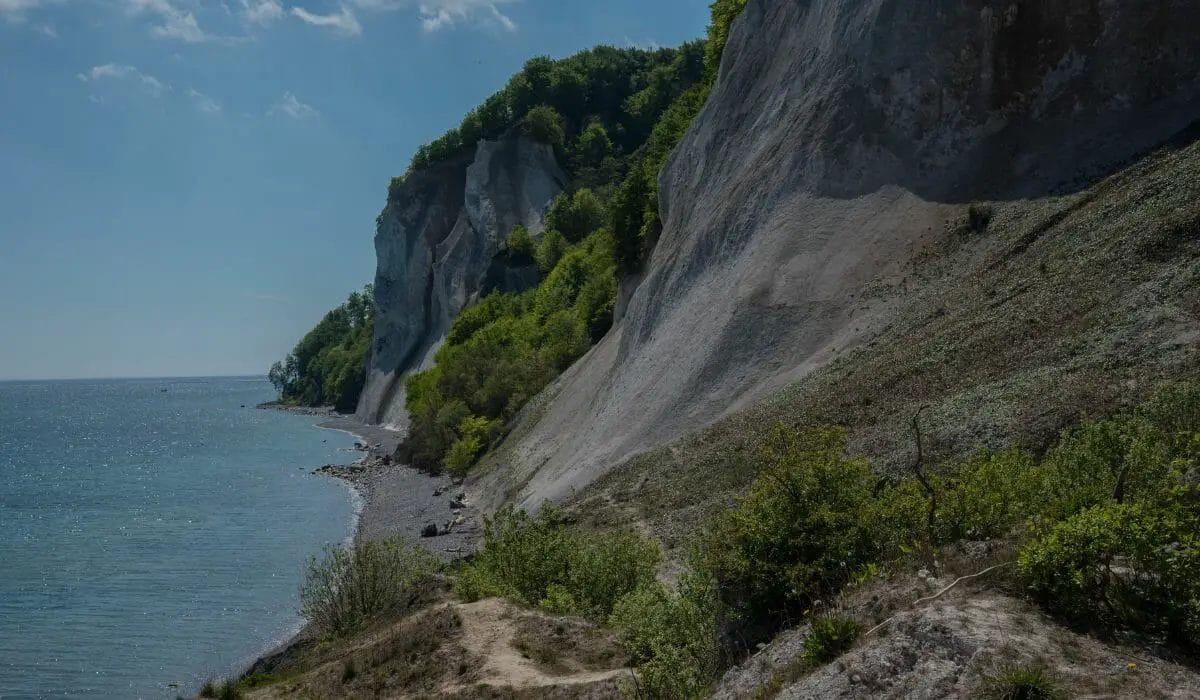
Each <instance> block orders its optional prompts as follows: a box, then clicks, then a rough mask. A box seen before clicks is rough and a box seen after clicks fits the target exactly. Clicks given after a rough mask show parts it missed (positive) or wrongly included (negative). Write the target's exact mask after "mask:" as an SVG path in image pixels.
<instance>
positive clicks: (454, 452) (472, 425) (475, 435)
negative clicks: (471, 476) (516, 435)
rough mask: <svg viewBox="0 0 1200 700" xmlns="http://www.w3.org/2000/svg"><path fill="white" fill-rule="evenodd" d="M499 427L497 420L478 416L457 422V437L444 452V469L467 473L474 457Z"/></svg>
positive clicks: (451, 471) (485, 445) (459, 474)
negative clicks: (447, 450)
mask: <svg viewBox="0 0 1200 700" xmlns="http://www.w3.org/2000/svg"><path fill="white" fill-rule="evenodd" d="M498 429H499V424H498V422H497V421H493V420H488V419H487V418H481V417H479V416H469V417H467V418H464V419H463V420H462V422H461V423H459V428H458V439H457V440H455V442H454V444H453V445H451V446H450V451H449V452H447V453H446V461H445V467H446V471H448V472H450V473H451V474H453V475H455V476H461V475H463V474H466V473H467V470H468V469H470V467H471V465H472V464H474V463H475V458H476V457H478V456H479V453H480V452H482V451H483V449H484V448H485V447H487V446H488V444H489V443H490V442H491V439H492V436H494V435H495V434H496V433H497V432H498Z"/></svg>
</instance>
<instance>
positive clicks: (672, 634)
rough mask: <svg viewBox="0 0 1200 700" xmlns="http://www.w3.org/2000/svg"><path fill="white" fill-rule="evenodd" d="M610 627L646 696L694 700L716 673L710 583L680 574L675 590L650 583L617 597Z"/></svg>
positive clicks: (717, 668) (714, 632)
mask: <svg viewBox="0 0 1200 700" xmlns="http://www.w3.org/2000/svg"><path fill="white" fill-rule="evenodd" d="M609 622H610V624H612V625H613V627H616V628H617V630H618V631H619V632H620V634H621V639H622V642H623V644H624V646H625V649H626V651H627V652H628V653H629V655H630V656H631V657H632V658H633V660H634V662H635V663H636V664H637V668H638V672H639V675H640V676H641V680H642V683H643V684H644V685H645V689H646V691H647V694H648V695H649V696H650V697H658V698H698V697H701V696H702V694H703V692H704V689H705V688H707V687H708V685H709V684H710V683H711V682H712V680H713V679H714V678H716V675H717V672H718V671H719V668H720V666H719V660H720V656H719V651H718V650H719V647H718V644H717V627H716V598H715V596H714V595H713V582H712V580H711V579H709V578H706V577H705V576H703V575H699V574H694V573H692V574H685V575H684V576H683V577H681V579H680V581H679V584H678V586H677V588H676V590H674V591H671V590H668V589H667V588H666V587H665V586H663V585H662V584H659V583H650V584H648V585H645V586H642V587H640V588H638V589H637V590H635V591H633V592H631V593H629V594H628V595H626V596H624V597H623V598H621V599H620V600H619V601H618V602H617V604H616V606H615V607H614V608H613V613H612V615H611V617H610V618H609Z"/></svg>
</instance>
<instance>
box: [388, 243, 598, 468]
mask: <svg viewBox="0 0 1200 700" xmlns="http://www.w3.org/2000/svg"><path fill="white" fill-rule="evenodd" d="M549 235H550V234H547V236H549ZM544 242H545V241H543V243H544ZM564 245H565V241H564ZM543 252H545V253H546V254H547V255H549V253H550V252H549V251H542V250H541V249H539V257H541V255H540V254H541V253H543ZM615 300H616V278H615V276H614V272H613V262H612V239H611V237H609V236H608V234H607V233H606V232H604V231H597V232H595V233H593V234H591V235H590V236H588V237H587V238H586V239H584V240H583V241H582V242H581V243H580V244H578V245H576V246H574V247H567V248H565V252H563V253H562V254H561V257H560V258H559V259H558V260H557V262H556V263H555V265H554V267H553V268H552V269H551V270H550V272H549V274H548V275H547V276H546V278H545V280H543V281H542V283H541V284H540V285H539V286H538V287H537V289H535V290H531V291H530V292H526V293H524V294H520V295H512V294H492V295H489V296H488V297H486V298H484V299H483V300H482V301H481V302H480V303H479V304H477V305H476V306H474V307H471V308H468V309H467V310H465V311H464V312H463V313H462V314H460V315H459V316H458V318H456V319H455V321H454V324H453V325H452V326H451V328H450V332H449V334H448V337H447V340H446V343H445V344H444V345H443V346H442V347H441V348H440V349H439V350H438V353H437V355H436V357H435V360H436V364H435V366H434V367H433V368H431V369H429V370H426V371H424V372H418V373H416V374H413V375H410V376H409V378H408V380H407V382H408V385H407V388H408V392H407V406H408V409H409V414H410V415H411V416H412V426H411V428H410V431H409V438H408V441H407V443H406V444H407V447H408V450H409V452H410V457H411V461H412V463H413V464H414V465H416V466H418V467H421V468H425V469H429V470H437V469H439V468H443V467H450V466H451V463H452V465H453V466H452V469H453V470H454V471H455V472H456V473H463V472H465V470H466V469H468V468H469V467H470V464H471V463H472V462H474V460H475V459H476V457H477V456H478V452H479V448H482V447H486V446H487V445H488V444H490V443H491V441H492V439H493V438H495V437H497V436H498V435H499V434H500V433H501V432H502V426H504V425H505V424H506V423H507V422H508V421H509V420H510V419H512V418H513V416H515V415H516V413H517V411H519V410H520V409H521V407H522V406H524V405H525V403H526V402H527V401H528V400H529V399H530V398H532V397H533V396H534V395H535V394H537V392H538V391H540V390H541V389H542V387H544V386H545V385H546V384H548V383H549V382H550V381H551V380H552V379H554V377H555V376H557V375H558V373H559V372H561V371H562V370H564V369H566V368H567V367H568V366H569V365H570V363H571V362H573V361H574V360H575V359H576V358H578V357H579V356H580V355H582V354H583V353H584V352H586V351H587V348H588V346H589V345H590V343H591V342H592V341H594V340H596V339H598V338H599V337H600V336H601V335H603V333H604V332H605V331H607V330H608V327H609V326H610V325H611V324H612V312H613V304H614V303H615ZM470 417H475V418H479V419H485V420H486V421H488V422H489V423H488V424H489V426H490V427H489V434H488V435H489V436H488V438H487V439H483V438H482V437H481V438H480V439H479V443H478V445H476V444H474V443H473V442H471V441H470V440H467V441H466V442H464V443H461V444H460V443H459V441H460V438H463V437H464V427H463V426H464V425H465V424H464V422H463V421H464V420H465V419H467V418H470ZM455 445H459V446H458V447H457V448H455ZM451 449H455V454H454V459H453V460H449V459H448V457H447V455H448V453H449V452H450V450H451Z"/></svg>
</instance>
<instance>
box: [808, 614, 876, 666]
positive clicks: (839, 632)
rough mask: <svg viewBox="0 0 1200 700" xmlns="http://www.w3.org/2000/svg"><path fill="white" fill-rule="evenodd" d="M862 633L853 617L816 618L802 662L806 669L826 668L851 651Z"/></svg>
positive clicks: (822, 616) (813, 621)
mask: <svg viewBox="0 0 1200 700" xmlns="http://www.w3.org/2000/svg"><path fill="white" fill-rule="evenodd" d="M861 633H862V627H861V626H860V625H859V624H858V621H857V620H855V619H854V618H852V617H846V616H844V615H821V616H819V617H815V618H813V620H812V631H811V632H810V633H809V635H808V637H807V638H805V640H804V650H803V652H802V653H801V655H800V659H801V662H802V663H803V664H804V666H805V667H806V668H817V667H818V666H824V665H825V664H827V663H829V662H830V661H833V660H834V659H836V658H838V657H839V656H841V655H842V654H845V653H846V652H847V651H849V650H850V647H852V646H854V642H855V641H856V640H857V639H858V635H859V634H861Z"/></svg>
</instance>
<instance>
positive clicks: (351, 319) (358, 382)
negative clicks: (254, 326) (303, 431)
mask: <svg viewBox="0 0 1200 700" xmlns="http://www.w3.org/2000/svg"><path fill="white" fill-rule="evenodd" d="M374 332H375V301H374V291H373V290H372V288H371V285H367V286H366V288H364V289H363V291H361V292H353V293H351V294H350V298H349V299H347V300H346V303H345V304H342V305H341V306H339V307H337V308H336V309H334V310H332V311H330V312H329V313H327V314H325V317H324V318H323V319H321V322H320V323H318V324H317V325H316V327H315V328H313V329H312V330H311V331H309V332H308V333H307V334H306V335H305V336H304V337H303V338H301V339H300V342H298V343H296V347H295V349H293V350H292V352H291V353H290V354H288V356H287V358H286V359H284V360H283V361H282V362H276V363H275V364H274V365H272V366H271V370H270V372H269V373H268V374H267V377H268V379H270V380H271V384H273V385H274V386H275V389H276V391H278V392H279V399H280V400H281V401H283V402H284V403H290V404H293V405H301V406H333V407H334V408H336V409H337V410H339V411H343V412H349V411H353V410H354V409H355V407H356V406H357V405H358V397H359V394H361V393H362V389H363V384H364V383H365V382H366V372H367V351H368V350H369V349H370V347H371V338H372V335H373V334H374Z"/></svg>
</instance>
